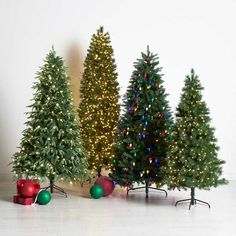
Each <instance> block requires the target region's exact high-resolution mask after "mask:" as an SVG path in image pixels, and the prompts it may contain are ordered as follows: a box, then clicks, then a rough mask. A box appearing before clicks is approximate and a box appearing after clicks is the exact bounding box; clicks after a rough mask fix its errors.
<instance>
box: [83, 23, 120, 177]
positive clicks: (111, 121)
mask: <svg viewBox="0 0 236 236" xmlns="http://www.w3.org/2000/svg"><path fill="white" fill-rule="evenodd" d="M80 92H81V100H82V101H81V103H80V105H79V109H78V114H79V117H80V121H81V136H82V138H83V142H84V146H85V149H86V150H87V152H88V154H89V156H90V159H89V164H90V168H91V169H92V170H95V171H97V173H98V175H100V173H101V169H102V168H103V167H105V168H106V169H109V168H110V164H111V159H112V158H113V157H114V150H113V146H114V132H115V130H116V128H117V123H118V119H119V112H120V106H119V104H118V99H119V87H118V82H117V73H116V65H115V60H114V58H113V49H112V46H111V45H110V36H109V34H108V33H104V32H103V28H102V27H100V28H99V29H98V30H97V33H96V34H94V35H93V36H92V39H91V44H90V46H89V49H88V53H87V56H86V59H85V63H84V73H83V79H82V81H81V90H80Z"/></svg>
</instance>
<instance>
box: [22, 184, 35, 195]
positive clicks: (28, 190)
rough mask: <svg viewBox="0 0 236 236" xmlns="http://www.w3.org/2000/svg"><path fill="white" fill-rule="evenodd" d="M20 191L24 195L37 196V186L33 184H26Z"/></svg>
mask: <svg viewBox="0 0 236 236" xmlns="http://www.w3.org/2000/svg"><path fill="white" fill-rule="evenodd" d="M20 193H21V196H22V197H25V198H27V197H34V196H35V187H34V185H33V184H24V185H23V186H22V187H21V189H20Z"/></svg>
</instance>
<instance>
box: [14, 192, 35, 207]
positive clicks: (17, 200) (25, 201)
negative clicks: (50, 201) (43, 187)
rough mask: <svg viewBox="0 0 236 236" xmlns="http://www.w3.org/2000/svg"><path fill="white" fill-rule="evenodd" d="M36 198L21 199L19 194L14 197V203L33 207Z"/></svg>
mask: <svg viewBox="0 0 236 236" xmlns="http://www.w3.org/2000/svg"><path fill="white" fill-rule="evenodd" d="M34 200H35V199H34V197H27V198H24V197H21V196H20V195H19V194H18V195H15V196H13V202H14V203H18V204H22V205H31V204H32V203H34Z"/></svg>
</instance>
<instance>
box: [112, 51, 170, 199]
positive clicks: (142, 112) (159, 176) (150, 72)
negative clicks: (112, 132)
mask: <svg viewBox="0 0 236 236" xmlns="http://www.w3.org/2000/svg"><path fill="white" fill-rule="evenodd" d="M158 64H159V60H158V57H157V55H153V54H152V53H151V52H150V51H149V49H148V50H147V53H146V54H144V53H142V58H141V59H138V60H137V62H136V63H135V64H134V67H135V70H134V72H133V74H132V77H131V81H130V85H129V87H128V90H127V93H126V96H125V100H124V107H125V110H124V114H123V115H122V117H121V120H120V123H119V127H118V134H117V137H118V138H117V145H116V149H115V150H116V156H115V158H114V159H113V169H112V173H111V175H110V176H111V178H112V179H113V180H114V181H116V182H117V183H118V184H119V185H121V186H124V187H128V188H129V190H134V189H136V188H133V187H132V185H133V183H134V182H140V183H143V184H145V185H146V186H145V187H140V188H146V197H148V188H151V187H150V184H151V183H152V182H155V183H156V185H157V187H160V186H162V185H164V175H165V173H164V172H163V171H162V168H161V167H163V166H165V165H166V153H167V148H168V145H169V141H170V129H171V125H172V118H171V113H170V108H169V105H168V102H167V100H166V96H167V94H166V93H165V89H164V87H163V80H162V74H161V68H160V67H159V66H158ZM163 191H164V190H163Z"/></svg>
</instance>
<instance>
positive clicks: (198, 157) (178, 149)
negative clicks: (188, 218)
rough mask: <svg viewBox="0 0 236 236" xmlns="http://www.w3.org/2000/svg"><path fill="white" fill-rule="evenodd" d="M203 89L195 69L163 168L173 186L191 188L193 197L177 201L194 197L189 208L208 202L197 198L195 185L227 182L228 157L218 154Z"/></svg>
mask: <svg viewBox="0 0 236 236" xmlns="http://www.w3.org/2000/svg"><path fill="white" fill-rule="evenodd" d="M202 89H203V88H202V86H201V84H200V81H199V79H198V76H197V75H196V74H195V72H194V70H191V74H190V75H187V76H186V79H185V86H184V88H183V92H182V95H181V99H180V103H179V106H178V108H177V114H176V123H175V125H174V127H173V133H172V142H171V145H170V149H169V152H168V158H167V164H168V165H167V167H166V168H164V170H163V171H165V172H166V183H167V185H168V186H169V187H170V188H178V189H187V188H190V189H191V198H190V199H184V200H180V201H178V202H177V204H178V203H179V202H185V201H190V205H189V208H190V207H191V205H194V204H196V203H197V202H198V201H199V202H201V203H205V204H208V203H206V202H203V201H201V200H198V199H196V198H195V188H199V189H206V190H208V189H209V188H210V187H217V186H218V185H220V184H225V183H226V180H225V179H224V178H221V175H222V164H223V163H224V161H223V160H220V159H218V158H217V151H218V146H217V143H216V141H217V140H216V138H215V136H214V128H212V127H211V125H210V117H209V110H208V108H207V106H206V103H205V102H203V101H202V95H201V90H202ZM208 206H209V207H210V205H209V204H208Z"/></svg>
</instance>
